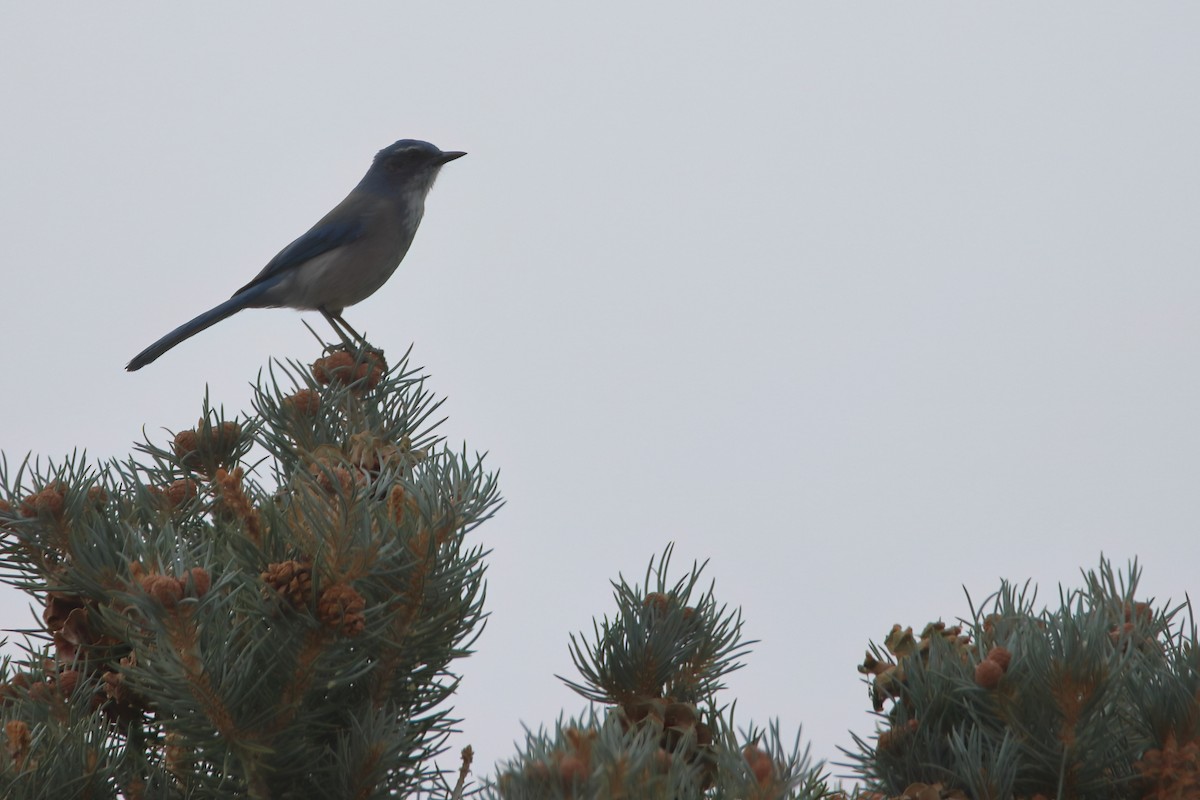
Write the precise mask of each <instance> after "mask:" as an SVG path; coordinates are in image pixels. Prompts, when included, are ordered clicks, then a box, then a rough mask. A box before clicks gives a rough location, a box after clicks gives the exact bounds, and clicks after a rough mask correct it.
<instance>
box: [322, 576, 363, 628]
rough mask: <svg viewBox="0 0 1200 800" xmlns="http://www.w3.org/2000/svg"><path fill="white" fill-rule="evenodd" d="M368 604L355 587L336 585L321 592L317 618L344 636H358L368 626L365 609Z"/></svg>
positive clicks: (342, 584)
mask: <svg viewBox="0 0 1200 800" xmlns="http://www.w3.org/2000/svg"><path fill="white" fill-rule="evenodd" d="M366 607H367V602H366V601H365V600H363V597H362V595H360V594H359V593H358V592H356V591H355V590H354V587H352V586H347V585H346V584H344V583H335V584H333V585H332V586H328V587H326V588H325V590H324V591H322V592H321V599H320V600H318V601H317V616H318V617H320V619H321V621H322V622H324V623H325V624H326V625H328V626H329V627H331V628H337V629H338V632H340V633H341V634H342V635H343V636H357V635H358V634H360V633H362V631H363V628H364V627H365V626H366V623H367V621H366V617H364V616H363V613H362V612H363V609H364V608H366Z"/></svg>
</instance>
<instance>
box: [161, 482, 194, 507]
mask: <svg viewBox="0 0 1200 800" xmlns="http://www.w3.org/2000/svg"><path fill="white" fill-rule="evenodd" d="M197 491H198V487H197V486H196V482H195V481H194V480H192V479H191V478H181V479H180V480H177V481H175V482H173V483H172V484H171V485H170V486H168V487H167V488H166V489H164V490H163V493H162V497H163V499H164V500H165V501H166V503H167V506H168V507H169V508H179V507H180V506H181V505H183V504H184V503H186V502H187V501H188V500H191V499H192V498H193V497H195V496H196V494H197Z"/></svg>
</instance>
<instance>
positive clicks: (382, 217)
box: [125, 139, 466, 372]
mask: <svg viewBox="0 0 1200 800" xmlns="http://www.w3.org/2000/svg"><path fill="white" fill-rule="evenodd" d="M465 155H466V153H460V152H457V151H449V152H443V151H441V150H439V149H437V148H436V147H434V146H433V145H431V144H430V143H429V142H422V141H418V140H416V139H401V140H400V141H398V142H396V143H395V144H393V145H391V146H390V147H385V148H384V149H383V150H380V151H379V153H378V154H377V155H376V156H375V161H374V162H373V163H372V164H371V168H370V169H368V170H367V174H366V175H364V176H363V179H362V180H361V181H359V182H358V186H355V187H354V191H352V192H350V194H349V195H348V196H347V197H346V199H345V200H343V201H342V202H341V203H339V204H338V205H337V207H336V208H334V209H333V210H332V211H330V212H329V213H328V214H326V215H325V216H324V217H323V218H322V219H321V221H320V222H318V223H317V224H316V225H314V226H313V227H312V228H311V229H310V230H309V231H308V233H306V234H304V235H303V236H301V237H300V238H299V239H297V240H296V241H294V242H292V243H291V244H289V245H288V246H287V247H285V248H283V249H282V250H280V251H279V254H278V255H277V256H275V257H274V258H273V259H271V261H270V263H269V264H267V266H265V267H263V270H262V272H260V273H258V275H257V276H255V278H254V280H252V281H250V282H249V283H247V284H246V285H245V286H243V287H242V288H241V289H238V291H237V292H236V293H235V294H234V295H233V297H231V298H229V299H228V300H226V301H225V302H224V303H221V305H219V306H217V307H216V308H213V309H210V310H208V311H205V312H204V313H203V314H201V315H200V316H198V317H196V318H195V319H194V320H192V321H191V322H185V323H184V324H183V325H180V326H179V327H178V328H176V329H175V330H173V331H171V332H170V333H168V334H167V335H166V336H164V337H162V338H161V339H159V340H158V341H157V342H155V343H154V344H152V345H150V346H149V347H147V348H146V349H145V350H143V351H142V352H140V353H138V354H137V355H136V356H134V357H133V360H132V361H130V362H129V364H128V366H126V367H125V369H127V370H129V371H131V372H132V371H133V370H135V369H141V368H142V367H144V366H146V365H147V364H149V363H150V362H151V361H153V360H154V359H156V358H158V357H159V356H161V355H162V354H163V353H165V352H167V351H168V350H170V349H171V348H172V347H174V346H175V345H177V344H179V343H180V342H182V341H183V340H184V339H187V338H188V337H190V336H195V335H196V334H197V333H199V332H200V331H202V330H204V329H205V328H207V327H209V326H210V325H215V324H217V323H218V322H220V321H221V320H223V319H225V318H226V317H228V316H232V315H233V314H236V313H237V312H239V311H241V310H242V309H243V308H277V307H279V306H289V307H291V308H299V309H307V310H314V311H320V312H321V313H322V314H324V315H325V319H327V320H329V324H330V325H332V326H333V329H334V330H335V331H337V334H338V336H340V337H341V338H342V340H343V341H344V342H346V343H347V344H349V343H350V341H349V339H347V338H346V334H345V332H344V330H343V328H344V329H345V330H348V331H349V332H350V333H352V334H354V337H355V338H356V339H358V340H359V341H360V342H361V341H362V337H361V336H359V335H358V333H356V332H355V330H354V329H353V328H351V327H350V326H349V325H348V324H346V321H345V320H344V319H342V309H344V308H345V307H346V306H352V305H354V304H355V303H357V302H359V301H360V300H365V299H366V298H368V297H370V296H371V295H372V294H373V293H374V292H375V290H376V289H378V288H379V287H380V286H383V284H384V283H385V282H386V281H387V279H388V278H390V277H391V276H392V273H393V272H395V271H396V267H398V266H399V265H400V261H401V259H403V258H404V254H405V253H407V252H408V247H409V245H411V244H412V240H413V237H414V236H415V235H416V233H417V226H418V225H420V224H421V215H422V214H424V213H425V195H427V194H428V193H429V190H430V189H431V188H432V187H433V182H434V180H435V179H436V178H437V174H438V170H440V169H441V168H442V165H444V164H446V163H447V162H449V161H453V160H454V159H456V158H460V157H462V156H465Z"/></svg>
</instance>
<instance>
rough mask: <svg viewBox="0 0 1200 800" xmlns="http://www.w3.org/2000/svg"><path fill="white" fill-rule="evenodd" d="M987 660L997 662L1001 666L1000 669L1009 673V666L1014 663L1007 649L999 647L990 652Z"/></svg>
mask: <svg viewBox="0 0 1200 800" xmlns="http://www.w3.org/2000/svg"><path fill="white" fill-rule="evenodd" d="M987 660H988V661H995V662H996V663H997V664H999V665H1000V669H1002V670H1004V671H1005V672H1008V665H1009V663H1010V662H1011V661H1012V653H1010V652H1009V650H1008V648H1007V647H1000V646H999V645H997V646H996V647H993V648H992V649H991V650H989V651H988V654H987Z"/></svg>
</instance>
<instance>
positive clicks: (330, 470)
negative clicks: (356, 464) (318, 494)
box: [308, 457, 365, 498]
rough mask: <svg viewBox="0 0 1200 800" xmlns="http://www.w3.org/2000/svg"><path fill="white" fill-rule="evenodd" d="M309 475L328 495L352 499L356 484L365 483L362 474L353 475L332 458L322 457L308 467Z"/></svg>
mask: <svg viewBox="0 0 1200 800" xmlns="http://www.w3.org/2000/svg"><path fill="white" fill-rule="evenodd" d="M308 474H309V475H312V476H313V478H315V479H316V481H317V485H318V486H320V487H321V489H322V491H324V492H326V493H328V494H336V495H340V496H342V497H346V498H348V497H350V496H352V495H353V494H354V485H355V483H365V480H363V476H362V473H361V472H356V473H351V472H350V470H348V469H346V467H344V466H343V465H341V464H339V463H337V462H336V461H334V460H333V459H331V458H328V457H322V458H320V459H318V460H317V461H314V462H313V463H312V464H309V465H308Z"/></svg>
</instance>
